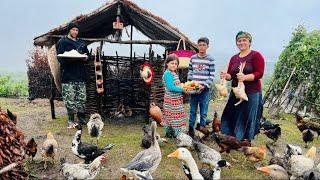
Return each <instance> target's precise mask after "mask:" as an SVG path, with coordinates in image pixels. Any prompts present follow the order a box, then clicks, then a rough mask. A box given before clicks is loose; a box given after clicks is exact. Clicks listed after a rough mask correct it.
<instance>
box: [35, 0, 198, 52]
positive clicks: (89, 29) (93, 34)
mask: <svg viewBox="0 0 320 180" xmlns="http://www.w3.org/2000/svg"><path fill="white" fill-rule="evenodd" d="M118 5H121V15H122V17H121V21H122V22H123V23H124V26H128V25H133V26H134V27H135V28H136V29H138V30H139V31H141V32H142V33H143V34H144V35H146V36H147V37H149V38H150V39H151V40H171V41H178V40H179V39H180V38H185V39H186V44H187V48H190V49H193V50H196V44H195V43H193V42H191V41H190V40H189V39H188V38H187V37H186V36H185V35H184V34H183V33H181V32H180V31H179V30H178V29H177V28H175V27H173V26H172V25H170V24H169V23H168V22H167V21H165V20H164V19H162V18H161V17H159V16H155V15H153V14H152V13H150V12H149V11H147V10H144V9H141V8H140V7H138V6H137V5H136V4H134V3H133V2H131V1H129V0H114V1H112V2H108V3H106V4H105V5H103V6H102V7H100V8H98V9H97V10H95V11H93V12H91V13H89V14H86V15H80V16H78V17H76V18H74V19H73V20H71V21H70V22H77V23H78V24H79V26H80V29H81V32H80V33H81V34H79V36H80V37H82V38H105V37H108V36H110V35H112V34H114V29H113V26H112V22H114V21H115V20H116V14H117V8H118ZM70 22H67V23H65V24H62V25H60V26H59V27H57V28H54V29H52V30H50V31H49V32H47V33H45V34H42V35H40V36H37V37H35V38H34V45H37V46H51V45H52V44H54V43H55V41H56V40H57V38H52V35H65V34H66V33H67V32H66V31H67V26H68V24H69V23H70ZM164 46H170V45H164Z"/></svg>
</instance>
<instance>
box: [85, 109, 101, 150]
mask: <svg viewBox="0 0 320 180" xmlns="http://www.w3.org/2000/svg"><path fill="white" fill-rule="evenodd" d="M103 126H104V123H103V122H102V118H101V116H100V114H98V113H94V114H91V116H90V119H89V122H88V123H87V127H88V133H89V135H90V137H91V138H97V145H98V142H99V138H100V136H101V134H102V129H103ZM91 143H92V140H91Z"/></svg>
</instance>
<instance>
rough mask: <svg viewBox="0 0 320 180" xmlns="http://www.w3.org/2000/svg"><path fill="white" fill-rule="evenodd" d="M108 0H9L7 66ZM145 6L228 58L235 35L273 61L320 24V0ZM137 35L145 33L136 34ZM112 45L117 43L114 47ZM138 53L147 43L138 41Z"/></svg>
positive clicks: (4, 14) (140, 0) (148, 2)
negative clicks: (246, 36) (296, 33)
mask: <svg viewBox="0 0 320 180" xmlns="http://www.w3.org/2000/svg"><path fill="white" fill-rule="evenodd" d="M105 2H106V1H105V0H87V1H85V0H81V1H80V0H54V1H52V0H51V1H46V0H30V1H21V0H19V1H18V0H10V1H9V0H4V1H2V2H1V6H0V19H1V28H0V36H1V41H2V42H1V44H0V50H1V55H2V56H1V59H0V73H1V71H26V65H25V59H27V58H28V51H29V50H30V49H31V48H32V42H33V38H34V37H35V36H37V35H40V34H43V33H45V32H47V31H49V30H50V29H52V28H55V27H57V26H58V25H60V24H62V23H65V22H67V21H69V20H71V19H72V18H74V17H75V16H77V15H80V14H86V13H89V12H91V11H93V10H95V9H96V8H98V7H100V6H101V5H103V4H104V3H105ZM133 2H135V3H137V4H138V5H139V6H140V7H142V8H145V9H147V10H149V11H151V12H152V13H153V14H155V15H158V16H161V17H163V18H164V19H166V20H167V21H168V22H169V23H170V24H171V25H173V26H175V27H178V28H179V29H180V31H181V32H183V33H185V34H186V35H187V36H188V37H189V38H191V40H193V41H196V40H197V38H199V37H200V36H207V37H209V39H210V40H211V44H210V49H209V53H210V54H212V55H213V56H214V57H215V58H216V60H217V61H219V62H223V63H226V62H228V61H229V58H230V56H232V55H233V54H235V53H236V52H237V48H236V46H235V34H236V33H237V32H238V31H239V30H244V31H248V32H250V33H251V34H252V35H253V45H252V47H253V49H255V50H258V51H260V52H261V53H262V54H263V55H264V56H265V57H266V59H267V61H268V60H269V61H271V60H276V58H277V57H278V55H279V54H280V52H281V50H282V49H283V47H284V46H285V45H286V44H287V43H288V41H289V40H290V37H291V33H292V32H293V30H294V28H296V27H297V26H298V25H299V24H302V25H304V26H306V27H307V29H308V30H309V31H311V30H315V29H320V11H319V7H320V1H319V0H268V1H265V0H223V1H222V0H187V1H186V0H134V1H133ZM136 34H137V36H136V38H137V37H140V36H139V35H138V33H136ZM106 46H107V47H106V48H107V51H106V50H105V51H106V52H105V54H107V55H114V54H115V50H119V52H120V54H121V55H129V53H128V51H127V49H126V48H127V47H128V46H125V45H122V46H113V45H110V44H108V45H106ZM108 46H109V47H110V46H112V47H110V48H108ZM135 51H136V52H137V53H140V54H141V53H144V52H147V51H148V47H147V46H135Z"/></svg>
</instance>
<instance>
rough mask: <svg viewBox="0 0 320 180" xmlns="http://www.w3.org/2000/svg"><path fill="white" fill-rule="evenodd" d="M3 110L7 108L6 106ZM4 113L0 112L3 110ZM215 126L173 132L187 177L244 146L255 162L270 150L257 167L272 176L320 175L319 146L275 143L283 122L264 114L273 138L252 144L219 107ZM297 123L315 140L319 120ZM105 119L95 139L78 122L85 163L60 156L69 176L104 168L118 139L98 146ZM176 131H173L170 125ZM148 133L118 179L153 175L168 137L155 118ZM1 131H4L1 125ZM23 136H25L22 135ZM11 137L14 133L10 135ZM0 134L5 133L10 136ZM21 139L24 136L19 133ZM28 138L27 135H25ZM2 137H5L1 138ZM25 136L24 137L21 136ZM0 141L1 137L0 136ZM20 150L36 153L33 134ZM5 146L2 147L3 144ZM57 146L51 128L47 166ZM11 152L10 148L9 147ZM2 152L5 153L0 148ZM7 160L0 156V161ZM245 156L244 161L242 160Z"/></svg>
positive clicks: (212, 173)
mask: <svg viewBox="0 0 320 180" xmlns="http://www.w3.org/2000/svg"><path fill="white" fill-rule="evenodd" d="M2 113H3V112H2ZM5 115H6V116H4V115H3V117H5V118H6V119H5V120H2V119H0V120H1V122H2V121H3V122H9V120H10V121H12V122H10V123H11V125H12V126H14V125H15V124H16V120H17V118H16V116H15V115H14V114H12V113H11V112H10V111H8V112H7V113H6V114H5ZM1 117H2V116H1ZM210 124H211V126H212V131H211V132H200V131H199V132H198V133H196V136H195V138H194V139H193V138H191V137H190V136H189V135H187V134H185V133H183V132H181V133H179V134H174V133H173V134H172V137H174V139H175V142H176V145H177V147H178V149H176V150H175V151H174V152H172V153H171V154H169V155H168V157H169V158H178V159H179V160H181V161H182V165H181V168H182V170H183V172H184V173H185V175H186V177H187V178H188V179H220V176H221V171H222V169H223V168H225V167H226V168H230V167H231V165H230V163H229V162H227V161H226V160H225V159H223V158H222V155H221V153H227V154H228V155H229V156H230V158H231V160H232V161H235V162H239V161H238V160H236V159H234V158H232V157H231V155H230V154H229V153H230V152H231V151H232V150H237V151H242V152H243V154H244V155H245V156H246V160H248V161H251V162H253V163H257V162H260V161H262V160H264V159H265V158H266V156H267V152H268V150H269V151H270V153H271V158H270V160H269V165H268V166H265V167H258V168H257V170H258V171H261V172H264V173H266V174H267V175H268V176H269V177H270V178H272V179H289V178H290V179H299V178H304V179H320V164H318V165H315V158H316V154H317V153H316V148H315V147H314V146H313V147H311V148H310V149H309V150H308V151H307V152H306V153H305V154H303V152H302V149H301V148H300V147H299V146H294V145H290V144H288V145H286V150H285V152H284V154H280V153H278V152H277V151H276V150H275V149H274V146H275V145H276V142H277V140H278V139H279V138H280V136H281V127H280V125H279V124H274V123H272V122H271V121H269V120H266V119H265V118H262V119H261V131H263V134H265V135H266V136H267V137H268V138H270V139H271V140H272V141H273V143H271V144H267V145H266V147H264V146H261V147H252V146H251V143H250V142H249V141H246V140H244V141H239V140H237V139H236V138H235V137H233V136H228V135H224V134H222V133H221V132H220V125H221V122H220V120H219V119H218V114H217V112H215V114H214V119H213V121H212V123H210ZM296 125H297V128H298V129H299V130H300V131H301V132H302V139H303V141H304V142H305V143H306V146H307V145H308V143H310V142H312V141H313V140H314V136H315V135H318V136H319V134H320V124H319V123H316V122H312V121H307V120H305V119H304V118H303V117H301V116H298V115H296ZM103 126H104V123H103V121H102V118H101V116H100V115H99V114H92V115H91V116H90V119H89V122H88V123H87V128H88V134H89V135H90V137H92V138H97V143H96V144H97V145H94V144H92V141H91V143H85V142H82V140H81V135H82V126H81V125H77V126H76V128H77V131H76V133H75V135H74V138H73V140H72V146H71V149H72V153H73V154H74V155H76V156H77V157H79V158H81V159H83V160H84V162H82V163H78V164H72V163H68V162H67V161H66V159H65V158H61V159H60V172H61V173H62V175H63V176H64V177H65V178H67V179H94V178H95V177H96V176H97V175H98V173H99V172H100V170H101V165H102V164H101V163H102V162H103V161H105V160H106V159H107V156H106V153H107V152H108V151H109V150H111V149H112V148H113V147H114V144H106V145H104V146H103V147H102V148H100V147H99V146H98V143H99V142H98V140H99V137H100V136H101V135H102V129H103ZM172 132H174V131H172ZM143 133H144V136H143V138H142V140H141V147H142V148H143V150H142V151H141V152H139V153H138V154H137V155H136V156H135V157H134V158H133V159H132V160H131V161H130V162H129V163H128V164H127V165H125V166H123V167H122V168H120V170H121V172H122V176H121V177H120V179H127V178H128V177H130V178H131V177H133V178H135V179H152V173H153V172H154V171H155V170H156V169H157V167H158V166H159V164H160V162H161V159H162V154H161V149H160V145H162V144H163V143H166V142H167V141H166V140H165V139H164V138H161V137H160V135H159V134H158V133H157V123H156V122H155V121H153V122H152V123H151V125H150V126H149V125H145V126H144V127H143ZM0 135H1V136H2V135H5V134H4V133H3V132H2V131H0ZM23 137H24V136H23ZM209 137H211V139H213V140H214V141H215V142H216V143H217V145H218V146H219V147H220V150H219V151H217V150H215V149H213V148H211V147H209V146H207V145H205V144H204V142H205V141H208V140H209ZM7 138H9V140H10V138H13V137H7ZM7 138H5V137H2V139H7ZM19 139H20V140H21V136H19ZM23 139H24V138H23ZM0 140H1V139H0ZM23 141H24V140H23ZM0 143H1V142H0ZM21 146H22V147H23V150H24V151H23V153H22V155H23V156H25V155H28V156H30V157H31V159H32V160H33V158H34V157H35V155H36V153H37V150H38V148H37V143H36V141H35V140H34V138H31V139H30V140H29V141H28V142H27V143H22V145H21ZM3 151H4V150H3ZM57 151H58V143H57V141H56V140H55V138H54V136H53V134H52V133H51V132H48V134H47V138H46V139H45V141H44V142H43V144H42V148H41V156H42V158H43V161H44V168H45V169H46V168H47V167H48V165H47V163H48V162H49V160H51V162H52V163H53V164H54V162H55V156H56V154H57ZM190 151H195V152H196V154H197V157H198V159H199V160H200V162H201V163H202V166H201V167H198V166H197V164H196V161H195V159H194V158H193V156H192V154H191V152H190ZM5 152H7V151H5ZM0 155H1V154H0ZM1 161H3V160H2V159H1V156H0V162H1ZM243 164H244V162H243V163H242V166H243ZM4 165H6V166H3V167H2V169H0V174H5V173H8V172H10V171H12V170H13V169H14V168H15V166H17V164H14V163H13V165H12V164H4Z"/></svg>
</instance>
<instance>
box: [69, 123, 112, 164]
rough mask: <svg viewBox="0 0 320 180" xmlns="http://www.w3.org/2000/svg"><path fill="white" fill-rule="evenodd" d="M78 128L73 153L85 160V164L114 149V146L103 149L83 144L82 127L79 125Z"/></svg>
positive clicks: (73, 142)
mask: <svg viewBox="0 0 320 180" xmlns="http://www.w3.org/2000/svg"><path fill="white" fill-rule="evenodd" d="M76 128H77V129H78V130H77V132H76V134H75V136H74V138H73V140H72V152H73V154H75V155H76V156H78V157H79V158H81V159H84V160H85V162H84V163H85V164H89V163H90V162H92V161H93V160H94V159H96V158H97V157H98V156H100V155H102V154H104V153H106V152H107V151H108V150H110V149H112V148H113V146H114V144H107V145H106V146H104V147H103V148H99V147H98V146H96V145H92V144H87V143H83V142H81V133H82V126H81V125H79V124H78V125H77V126H76Z"/></svg>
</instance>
